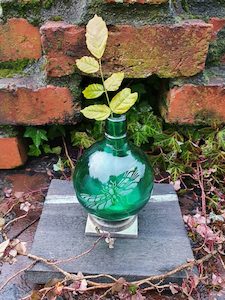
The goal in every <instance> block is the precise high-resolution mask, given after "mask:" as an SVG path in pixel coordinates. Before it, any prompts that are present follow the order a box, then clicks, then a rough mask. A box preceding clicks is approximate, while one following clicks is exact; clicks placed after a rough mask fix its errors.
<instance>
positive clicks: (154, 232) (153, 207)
mask: <svg viewBox="0 0 225 300" xmlns="http://www.w3.org/2000/svg"><path fill="white" fill-rule="evenodd" d="M171 188H172V186H171V185H161V184H160V185H155V189H154V192H153V198H154V197H155V196H161V199H162V198H163V197H164V196H165V195H167V196H166V197H167V198H168V194H169V195H170V198H172V199H173V200H172V201H151V200H150V201H149V203H148V204H147V205H146V206H145V207H144V208H143V209H142V210H141V212H140V213H139V235H138V238H137V239H128V238H118V239H116V242H115V248H114V249H109V248H108V246H107V244H106V243H105V242H104V241H101V242H100V243H99V244H98V245H97V246H96V248H95V249H94V250H93V251H92V252H91V253H90V254H88V255H86V256H84V257H82V258H80V259H79V260H75V261H73V262H70V263H67V264H62V265H60V266H61V267H62V268H64V269H65V270H66V271H68V272H72V273H77V272H78V271H81V272H82V273H84V274H99V273H108V274H111V275H114V276H117V277H121V276H122V277H125V278H127V279H135V280H136V279H139V278H143V277H146V276H149V275H156V274H161V273H164V272H166V271H169V270H171V269H173V268H175V267H177V266H178V265H180V264H182V263H185V262H186V261H187V260H189V259H193V253H192V249H191V246H190V242H189V239H188V237H187V234H186V230H185V227H184V223H183V219H182V216H181V211H180V207H179V203H178V199H177V196H176V193H175V192H174V191H173V189H171ZM58 190H60V191H59V193H60V196H62V198H61V199H63V197H64V196H65V197H67V196H72V193H74V191H73V190H72V188H71V183H69V182H62V181H61V182H60V181H59V180H57V181H56V180H53V181H52V184H51V186H50V189H49V193H48V195H47V199H49V197H52V199H53V198H54V196H57V193H58V192H57V191H58ZM67 191H68V192H67ZM166 197H164V198H166ZM156 198H157V197H156ZM50 199H51V198H50ZM86 217H87V214H86V212H85V211H84V209H83V208H82V207H81V206H80V204H79V203H75V202H73V203H63V202H61V203H54V202H51V201H49V200H48V201H47V202H46V203H45V205H44V209H43V213H42V216H41V219H40V222H39V225H38V229H37V232H36V235H35V240H34V243H33V247H32V251H31V253H33V254H35V255H40V256H43V257H45V258H51V259H62V258H68V257H71V256H74V255H77V254H80V253H82V252H83V251H85V250H87V249H88V248H90V247H91V245H92V244H93V243H94V241H95V240H96V237H90V236H85V224H86ZM59 275H60V274H58V273H57V272H55V270H54V269H51V268H50V267H47V266H45V265H43V264H41V263H39V264H37V265H36V266H35V267H34V268H33V269H32V270H29V271H27V278H28V279H29V280H31V281H33V282H35V283H43V282H46V281H47V280H48V279H50V278H54V277H57V276H59ZM183 276H184V274H183V273H182V272H181V273H179V274H176V275H175V276H173V277H171V278H169V280H170V281H180V280H181V278H183Z"/></svg>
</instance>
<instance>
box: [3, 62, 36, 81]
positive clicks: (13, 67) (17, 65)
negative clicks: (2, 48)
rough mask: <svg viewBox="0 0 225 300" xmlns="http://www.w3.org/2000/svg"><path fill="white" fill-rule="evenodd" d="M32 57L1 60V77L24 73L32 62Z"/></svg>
mask: <svg viewBox="0 0 225 300" xmlns="http://www.w3.org/2000/svg"><path fill="white" fill-rule="evenodd" d="M32 61H33V60H30V59H18V60H16V61H6V62H0V78H9V77H13V76H14V75H16V74H18V75H21V74H23V71H24V69H25V67H27V65H28V64H30V63H32Z"/></svg>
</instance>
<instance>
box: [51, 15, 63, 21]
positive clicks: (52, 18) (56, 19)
mask: <svg viewBox="0 0 225 300" xmlns="http://www.w3.org/2000/svg"><path fill="white" fill-rule="evenodd" d="M62 20H63V18H62V17H61V16H52V17H51V21H55V22H57V21H62Z"/></svg>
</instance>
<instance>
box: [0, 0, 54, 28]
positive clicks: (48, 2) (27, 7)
mask: <svg viewBox="0 0 225 300" xmlns="http://www.w3.org/2000/svg"><path fill="white" fill-rule="evenodd" d="M55 1H56V0H43V1H40V0H31V1H29V2H13V3H12V2H6V3H2V9H3V20H4V21H6V19H7V18H10V17H17V18H18V17H21V18H25V19H27V20H28V21H29V22H30V23H31V24H33V25H35V26H36V25H39V24H40V23H41V22H42V20H41V15H42V9H43V8H44V9H50V8H51V7H52V6H53V5H54V3H55Z"/></svg>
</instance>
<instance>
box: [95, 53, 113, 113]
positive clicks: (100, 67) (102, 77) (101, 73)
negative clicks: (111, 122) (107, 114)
mask: <svg viewBox="0 0 225 300" xmlns="http://www.w3.org/2000/svg"><path fill="white" fill-rule="evenodd" d="M98 62H99V71H100V75H101V79H102V85H103V88H104V93H105V96H106V100H107V102H108V105H109V108H110V100H109V95H108V92H107V90H106V88H105V80H104V76H103V72H102V61H101V58H99V60H98ZM110 110H111V109H110ZM111 117H113V114H112V111H111Z"/></svg>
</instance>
